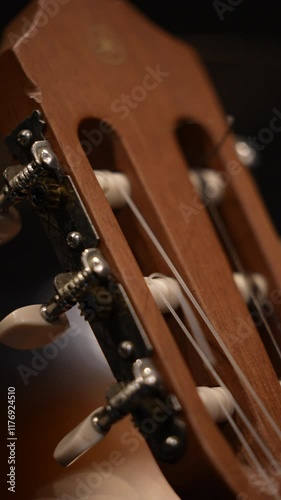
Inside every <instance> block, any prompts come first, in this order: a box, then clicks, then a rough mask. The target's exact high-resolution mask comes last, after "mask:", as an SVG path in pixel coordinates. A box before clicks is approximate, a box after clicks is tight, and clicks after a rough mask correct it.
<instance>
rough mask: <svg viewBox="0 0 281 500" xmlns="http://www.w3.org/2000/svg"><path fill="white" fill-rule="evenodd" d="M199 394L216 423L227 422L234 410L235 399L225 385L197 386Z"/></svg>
mask: <svg viewBox="0 0 281 500" xmlns="http://www.w3.org/2000/svg"><path fill="white" fill-rule="evenodd" d="M197 392H198V395H199V397H200V399H201V401H202V403H203V404H204V406H205V408H206V410H207V412H208V413H209V415H210V416H211V417H212V420H213V421H214V422H215V423H217V424H218V423H221V422H225V421H226V420H227V417H226V414H228V415H232V414H233V412H234V400H233V397H232V395H231V394H230V392H229V391H228V390H227V389H224V388H223V387H197Z"/></svg>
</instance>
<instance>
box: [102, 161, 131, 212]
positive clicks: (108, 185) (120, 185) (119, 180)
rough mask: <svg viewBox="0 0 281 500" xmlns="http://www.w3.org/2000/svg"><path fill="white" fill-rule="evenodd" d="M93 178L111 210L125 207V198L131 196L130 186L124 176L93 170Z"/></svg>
mask: <svg viewBox="0 0 281 500" xmlns="http://www.w3.org/2000/svg"><path fill="white" fill-rule="evenodd" d="M95 176H96V178H97V181H98V183H99V185H100V187H101V188H102V190H103V192H104V194H105V196H106V199H107V201H108V203H109V205H110V206H111V208H115V209H116V208H121V207H123V206H124V205H126V203H127V202H126V196H127V197H129V196H130V194H131V185H130V182H129V179H128V177H127V176H126V175H124V174H121V173H120V172H110V171H109V170H95ZM124 193H125V195H126V196H124Z"/></svg>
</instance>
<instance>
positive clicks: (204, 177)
mask: <svg viewBox="0 0 281 500" xmlns="http://www.w3.org/2000/svg"><path fill="white" fill-rule="evenodd" d="M189 177H190V180H191V182H192V184H193V187H194V189H196V191H197V192H198V194H199V195H200V196H201V198H204V199H206V201H210V202H211V203H213V204H215V205H216V204H218V203H220V202H221V201H222V199H223V196H224V191H225V182H224V180H223V176H222V174H221V173H220V172H216V171H214V170H211V169H207V168H198V169H192V170H190V172H189Z"/></svg>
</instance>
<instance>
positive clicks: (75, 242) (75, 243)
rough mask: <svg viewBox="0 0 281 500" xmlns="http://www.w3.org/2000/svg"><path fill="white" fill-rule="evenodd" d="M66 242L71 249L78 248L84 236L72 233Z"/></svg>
mask: <svg viewBox="0 0 281 500" xmlns="http://www.w3.org/2000/svg"><path fill="white" fill-rule="evenodd" d="M66 242H67V244H68V246H69V247H70V248H73V249H75V248H78V247H79V246H80V245H81V243H82V236H81V234H80V233H79V232H78V231H71V232H70V233H68V235H67V237H66Z"/></svg>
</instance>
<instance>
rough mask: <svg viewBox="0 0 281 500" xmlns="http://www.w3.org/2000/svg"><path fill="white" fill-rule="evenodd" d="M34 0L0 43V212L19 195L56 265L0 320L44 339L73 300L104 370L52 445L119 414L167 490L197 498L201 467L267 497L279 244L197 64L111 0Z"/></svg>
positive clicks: (12, 216)
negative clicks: (50, 277)
mask: <svg viewBox="0 0 281 500" xmlns="http://www.w3.org/2000/svg"><path fill="white" fill-rule="evenodd" d="M46 8H47V2H44V1H43V2H40V7H39V10H38V11H37V14H36V15H35V17H34V21H33V23H32V24H31V26H30V27H29V30H28V32H27V33H26V34H25V35H24V36H23V38H22V39H19V40H18V41H17V42H16V43H15V44H14V46H13V47H12V48H10V49H8V50H6V51H3V53H2V55H1V59H0V67H1V70H2V71H3V72H5V71H7V72H8V71H9V75H10V80H11V79H12V81H13V82H14V85H10V83H9V81H8V79H4V80H2V81H1V92H0V105H1V110H2V114H1V121H0V131H1V134H3V136H5V137H6V144H7V146H8V148H9V151H10V153H11V155H12V156H13V157H14V160H15V162H16V164H17V165H16V166H12V167H9V168H8V169H7V170H6V171H5V174H4V177H5V187H4V188H3V190H2V192H1V194H0V210H1V216H0V217H1V218H0V223H1V224H2V225H3V226H2V227H4V223H5V224H6V228H5V229H3V230H2V232H3V233H5V235H6V236H5V238H3V240H4V239H5V241H6V240H7V239H8V238H9V231H8V229H7V228H9V227H10V228H11V230H10V236H11V237H12V236H14V235H15V234H16V232H17V231H18V229H19V224H18V217H17V215H16V212H15V210H14V209H15V207H14V205H15V204H16V203H18V202H19V201H21V200H22V199H27V200H28V201H29V202H30V204H31V205H32V207H33V208H34V210H35V211H36V212H37V213H38V215H39V217H40V219H41V221H42V224H43V226H44V228H45V231H46V232H47V235H48V237H49V239H50V241H51V243H52V245H53V247H54V249H55V251H56V253H57V256H58V259H59V261H60V264H61V268H62V273H61V274H59V275H58V276H57V277H56V278H55V282H54V283H55V293H54V296H53V297H52V298H50V301H49V302H48V303H46V304H44V305H43V306H38V305H37V306H31V308H24V309H22V310H18V311H15V312H14V313H12V314H11V315H9V316H8V317H7V318H5V319H4V320H3V321H2V322H1V325H0V335H1V340H2V342H3V343H6V344H7V345H10V346H12V347H20V348H27V349H28V348H34V347H38V346H40V345H44V343H48V342H49V339H50V332H52V335H54V336H57V335H60V334H62V333H63V332H64V331H65V329H66V328H67V324H68V322H67V321H68V320H67V316H66V312H67V311H68V310H69V309H70V308H71V307H72V306H73V305H74V304H76V303H78V304H79V307H80V310H81V312H82V314H83V315H84V316H85V318H86V320H87V321H88V322H89V324H90V326H91V328H92V330H93V332H94V334H95V336H96V337H97V339H98V342H99V344H100V346H101V348H102V350H103V353H104V355H105V357H106V359H107V361H108V363H109V366H110V368H111V370H112V373H113V374H114V377H115V378H116V384H114V385H113V386H112V387H111V388H110V390H109V391H108V394H107V395H106V400H105V401H106V402H105V404H104V406H103V407H101V408H98V409H97V410H95V411H94V412H93V413H91V414H90V415H89V417H87V419H86V420H84V421H83V422H82V424H80V425H79V426H78V427H77V428H75V429H74V430H72V431H71V432H70V433H69V434H67V436H66V437H65V438H63V439H62V441H61V442H60V444H59V445H58V447H57V448H56V451H55V457H56V459H57V460H58V461H59V462H60V463H62V464H63V465H69V464H70V463H71V462H72V461H74V460H75V459H76V458H77V457H79V455H81V454H83V453H84V452H85V451H87V449H89V448H90V447H91V446H93V445H94V444H96V443H97V442H98V441H100V440H101V438H102V437H103V436H104V435H105V434H107V433H108V432H109V430H110V428H111V427H112V425H113V424H114V423H115V422H117V421H118V420H120V419H121V418H123V417H124V416H125V415H127V414H131V415H132V417H133V420H134V422H135V424H136V426H137V427H138V429H139V430H140V432H141V433H142V434H143V435H144V437H145V438H146V441H147V443H148V445H149V446H150V449H151V451H152V452H153V454H154V456H155V458H156V460H157V462H158V464H159V465H160V467H161V469H162V470H163V472H164V474H165V476H166V477H167V479H168V480H169V482H170V483H171V484H172V486H173V487H174V488H175V491H177V492H178V493H179V494H182V495H186V494H192V493H193V494H194V492H196V493H197V494H198V495H199V496H200V495H201V496H202V497H203V498H204V497H205V496H206V490H205V486H204V484H203V483H204V480H203V479H208V481H209V487H210V489H211V490H212V492H214V493H215V494H217V495H224V497H234V496H235V495H236V496H237V495H239V494H242V493H243V494H244V495H245V498H259V497H260V498H267V497H270V496H272V495H273V496H274V495H275V497H276V498H278V488H279V479H278V477H279V473H280V464H279V456H280V451H281V444H280V437H281V431H280V429H279V421H280V415H281V401H280V399H281V397H280V386H279V382H278V378H279V376H280V373H279V371H280V334H279V331H278V328H277V326H276V322H275V317H278V315H279V314H280V310H279V309H280V305H279V302H280V300H279V299H278V298H277V299H276V300H275V303H274V307H275V309H274V314H275V316H274V317H273V315H272V317H270V318H268V317H266V313H265V309H264V307H263V306H264V303H265V301H266V300H268V299H267V298H268V297H271V299H272V300H273V298H272V297H273V296H274V297H277V295H278V293H277V292H278V290H279V287H280V283H281V259H280V256H281V250H280V248H279V246H280V245H279V242H278V239H277V237H276V234H275V232H274V230H273V228H272V227H271V224H270V222H269V220H268V217H267V215H266V213H265V211H264V208H263V206H262V203H261V202H260V200H259V197H258V195H257V193H256V191H255V188H254V186H253V184H252V182H251V180H250V178H249V176H248V175H247V173H246V172H245V171H244V169H243V167H242V165H241V164H240V163H239V161H238V159H237V156H236V152H235V148H234V137H233V136H232V134H231V130H230V127H229V124H228V122H227V120H226V118H225V116H224V113H223V112H222V110H221V108H220V105H219V103H218V101H217V98H216V96H215V94H214V92H213V89H212V86H211V84H210V82H209V80H208V77H207V76H206V74H205V72H204V70H203V69H202V67H201V64H200V62H199V61H198V58H197V55H196V54H195V53H194V51H193V49H191V48H190V47H188V46H185V45H184V44H181V43H179V42H178V41H176V40H172V39H170V38H169V37H167V36H166V35H165V34H164V33H162V32H161V31H159V30H157V29H156V28H155V27H153V26H151V25H150V23H148V22H147V21H145V20H144V19H143V18H142V16H140V15H139V14H138V13H137V12H135V11H134V10H133V9H131V7H129V6H128V5H127V4H125V3H123V2H119V1H115V0H107V1H106V2H105V1H102V0H95V2H93V1H90V0H83V2H78V0H72V2H60V8H59V9H58V12H57V14H56V16H54V17H52V19H49V22H48V23H46V25H45V26H40V19H41V18H42V16H43V14H45V15H46V12H47V11H46ZM73 23H75V30H73ZM15 26H16V25H15ZM11 29H12V28H11ZM13 29H14V28H13ZM11 32H12V31H10V33H11ZM35 36H36V43H32V39H33V37H35ZM69 54H71V57H70V56H69ZM257 221H258V222H257ZM0 232H1V229H0ZM245 238H246V241H245ZM5 241H3V242H5ZM233 273H234V274H233ZM144 277H145V279H144ZM245 302H247V304H248V305H249V308H250V310H249V309H248V307H247V304H246V303H245ZM250 312H252V317H251V314H250ZM254 314H255V315H256V316H254ZM255 318H258V320H259V321H260V322H261V324H262V329H261V331H259V330H258V328H257V327H256V326H257V325H255V323H254V321H253V319H255ZM20 323H21V326H19V324H20ZM190 332H191V333H190ZM268 339H269V340H268ZM261 367H262V369H261ZM167 408H168V409H167ZM151 429H153V430H151ZM65 430H66V432H67V431H69V430H70V429H65ZM253 477H254V479H255V481H256V483H255V481H253V480H251V478H253ZM258 480H261V481H262V486H261V485H259V484H258ZM247 495H248V496H247Z"/></svg>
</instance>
